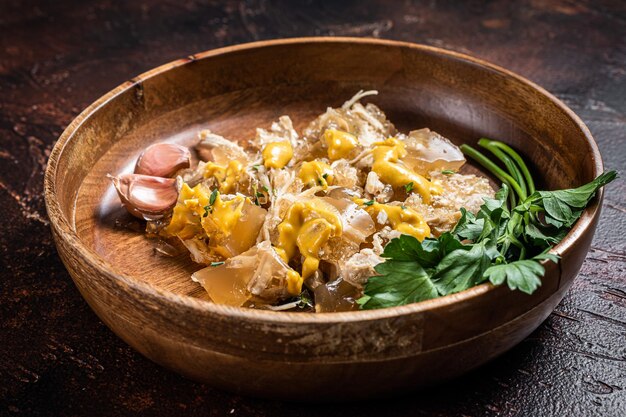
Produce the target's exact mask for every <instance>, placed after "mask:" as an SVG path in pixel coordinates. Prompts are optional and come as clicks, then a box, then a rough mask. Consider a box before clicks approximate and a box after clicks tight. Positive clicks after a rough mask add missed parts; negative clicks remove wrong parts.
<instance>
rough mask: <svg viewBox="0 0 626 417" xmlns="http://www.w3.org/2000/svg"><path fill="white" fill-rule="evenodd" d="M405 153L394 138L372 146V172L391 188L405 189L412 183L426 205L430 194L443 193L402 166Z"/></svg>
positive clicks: (434, 185) (400, 143) (402, 145)
mask: <svg viewBox="0 0 626 417" xmlns="http://www.w3.org/2000/svg"><path fill="white" fill-rule="evenodd" d="M406 154H407V152H406V149H405V148H404V143H402V141H400V140H398V139H396V138H389V139H387V140H385V141H383V142H377V143H375V144H374V149H373V150H372V155H373V157H374V164H373V165H372V171H374V172H375V173H376V174H378V177H379V178H380V180H381V181H382V182H385V183H387V184H390V185H391V186H393V187H396V188H400V187H405V186H407V185H409V184H411V183H412V187H413V189H414V190H416V191H417V192H418V193H419V194H420V195H421V196H422V200H423V201H424V202H425V203H426V204H428V203H430V201H431V195H432V194H441V192H442V191H443V190H442V189H441V187H440V186H439V185H437V184H433V183H432V182H430V181H428V180H427V179H426V178H424V177H423V176H421V175H419V174H417V173H416V172H414V171H412V170H411V169H409V168H408V167H406V166H404V165H403V164H402V162H401V159H402V158H404V157H405V156H406Z"/></svg>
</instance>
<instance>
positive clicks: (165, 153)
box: [135, 143, 191, 177]
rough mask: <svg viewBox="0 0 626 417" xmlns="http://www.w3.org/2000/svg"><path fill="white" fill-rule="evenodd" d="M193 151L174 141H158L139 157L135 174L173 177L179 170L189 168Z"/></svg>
mask: <svg viewBox="0 0 626 417" xmlns="http://www.w3.org/2000/svg"><path fill="white" fill-rule="evenodd" d="M190 165H191V153H190V152H189V149H187V148H186V147H184V146H180V145H176V144H174V143H156V144H154V145H151V146H149V147H148V148H146V150H144V151H143V153H142V154H141V155H140V156H139V159H137V164H136V165H135V174H142V175H152V176H155V177H171V176H172V175H174V174H175V173H176V172H177V171H178V170H180V169H183V168H189V166H190Z"/></svg>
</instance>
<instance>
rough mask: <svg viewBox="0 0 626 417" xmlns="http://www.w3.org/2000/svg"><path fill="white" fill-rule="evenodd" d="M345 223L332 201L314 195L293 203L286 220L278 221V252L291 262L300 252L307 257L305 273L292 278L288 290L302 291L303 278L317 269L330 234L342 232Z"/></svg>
mask: <svg viewBox="0 0 626 417" xmlns="http://www.w3.org/2000/svg"><path fill="white" fill-rule="evenodd" d="M342 232H343V226H342V224H341V219H340V217H339V214H338V212H337V209H336V208H335V207H334V206H332V205H330V204H329V203H327V202H325V201H323V200H321V199H319V198H312V199H310V200H307V201H299V202H297V203H295V204H294V205H292V206H291V207H290V208H289V210H288V211H287V214H286V215H285V218H284V219H283V221H282V223H280V224H279V225H278V244H277V245H276V252H277V253H278V254H279V256H280V257H281V258H283V260H284V261H285V262H289V260H290V259H291V258H293V257H294V256H295V255H296V254H297V252H298V251H299V252H300V254H301V255H302V256H303V257H304V262H303V263H302V276H301V277H296V276H295V275H293V274H292V276H291V277H289V276H288V277H287V278H288V290H289V293H290V294H292V295H298V294H300V291H301V290H302V281H303V280H305V279H307V278H308V277H310V276H311V275H313V273H314V272H315V271H317V269H318V267H319V263H320V259H319V255H320V251H321V250H322V248H323V247H324V245H325V244H326V243H327V242H328V240H329V239H330V238H333V237H338V236H341V233H342Z"/></svg>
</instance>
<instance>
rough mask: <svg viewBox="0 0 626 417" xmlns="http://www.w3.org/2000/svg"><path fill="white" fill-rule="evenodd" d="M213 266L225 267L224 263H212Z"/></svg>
mask: <svg viewBox="0 0 626 417" xmlns="http://www.w3.org/2000/svg"><path fill="white" fill-rule="evenodd" d="M210 265H211V266H220V265H224V262H223V261H222V262H211V263H210Z"/></svg>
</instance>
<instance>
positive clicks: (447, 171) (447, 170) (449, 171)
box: [441, 169, 456, 175]
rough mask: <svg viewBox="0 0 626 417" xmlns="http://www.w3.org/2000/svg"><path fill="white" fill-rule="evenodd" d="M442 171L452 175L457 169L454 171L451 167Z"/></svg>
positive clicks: (444, 173)
mask: <svg viewBox="0 0 626 417" xmlns="http://www.w3.org/2000/svg"><path fill="white" fill-rule="evenodd" d="M441 173H442V174H443V175H452V174H456V172H455V171H452V170H451V169H444V170H443V171H441Z"/></svg>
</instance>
